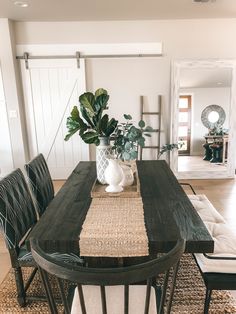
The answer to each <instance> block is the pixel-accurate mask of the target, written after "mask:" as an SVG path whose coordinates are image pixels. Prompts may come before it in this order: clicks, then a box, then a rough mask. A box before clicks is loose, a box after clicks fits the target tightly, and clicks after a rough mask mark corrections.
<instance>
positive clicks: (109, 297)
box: [31, 239, 185, 314]
mask: <svg viewBox="0 0 236 314" xmlns="http://www.w3.org/2000/svg"><path fill="white" fill-rule="evenodd" d="M184 249H185V240H179V241H178V242H177V243H176V245H175V247H174V248H173V249H172V250H170V251H169V252H168V253H166V254H164V255H162V256H161V257H157V258H155V259H152V260H149V261H148V262H144V263H142V264H137V265H132V266H123V267H114V268H91V267H81V266H73V267H68V265H66V264H65V263H63V262H59V261H58V260H56V259H54V258H52V257H51V256H50V255H48V254H47V253H45V252H44V251H43V250H42V248H41V247H40V246H39V243H38V242H37V241H36V240H34V239H31V252H32V255H33V258H34V260H35V261H36V263H37V265H38V268H39V271H40V274H41V277H42V280H43V282H44V287H45V291H46V294H47V297H48V300H49V308H50V310H51V313H54V314H56V313H58V310H57V305H56V302H55V300H54V296H53V294H52V288H51V285H50V281H49V279H48V274H51V275H54V276H56V278H57V279H58V287H59V291H60V293H61V297H62V301H63V305H64V310H65V313H66V314H67V313H82V314H85V313H87V314H91V313H103V314H105V313H125V314H128V313H131V314H132V313H136V314H138V313H145V314H147V313H163V306H164V304H165V300H166V290H167V287H168V282H169V271H170V268H171V267H173V268H174V270H173V277H172V283H171V287H170V294H169V300H168V302H167V305H166V313H170V310H171V303H172V298H173V293H174V287H175V280H176V275H177V269H178V264H179V260H180V258H181V255H182V253H183V252H184ZM159 274H165V276H164V281H163V287H162V288H163V289H162V294H161V296H160V287H159V286H158V284H157V279H156V278H157V276H158V275H159ZM63 280H67V281H69V282H71V283H74V284H75V292H74V298H73V302H72V307H71V306H70V304H69V303H68V302H67V297H68V295H67V294H66V293H65V290H64V286H63ZM140 282H143V284H135V283H140ZM145 283H146V284H145ZM158 292H159V293H158ZM136 293H137V294H136ZM142 301H143V302H142ZM141 302H142V304H141ZM119 306H121V307H119ZM111 308H112V309H111ZM117 308H118V309H117ZM129 310H130V311H129Z"/></svg>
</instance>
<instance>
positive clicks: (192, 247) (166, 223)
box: [137, 161, 214, 253]
mask: <svg viewBox="0 0 236 314" xmlns="http://www.w3.org/2000/svg"><path fill="white" fill-rule="evenodd" d="M137 166H138V171H139V178H140V184H141V194H142V198H143V204H144V212H145V222H146V227H147V232H148V237H149V248H150V251H151V252H152V251H153V252H156V251H166V250H167V249H169V248H170V247H172V246H173V243H174V242H175V241H176V239H177V238H178V237H179V236H182V237H184V238H185V239H186V252H191V253H194V252H195V253H197V252H199V253H203V252H213V249H214V241H213V239H212V237H211V236H210V234H209V232H208V231H207V229H206V227H205V225H204V223H203V222H202V220H201V218H200V217H199V215H198V213H197V212H196V210H195V208H194V207H193V205H192V203H191V202H190V201H189V199H188V197H187V195H186V194H185V192H184V191H183V189H182V187H181V186H180V184H179V182H178V181H177V179H176V177H175V176H174V174H173V172H172V171H171V170H170V168H169V166H168V165H167V163H166V162H165V161H139V162H138V164H137Z"/></svg>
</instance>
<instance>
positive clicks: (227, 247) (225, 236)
mask: <svg viewBox="0 0 236 314" xmlns="http://www.w3.org/2000/svg"><path fill="white" fill-rule="evenodd" d="M188 197H189V199H190V201H191V202H192V204H193V206H194V207H195V209H196V210H197V212H198V214H199V216H200V217H201V219H202V220H203V222H204V223H205V225H206V227H207V229H208V231H209V233H210V234H211V236H212V238H213V240H214V253H212V254H194V257H195V260H196V262H197V265H198V267H199V269H200V271H201V274H202V277H203V279H204V282H205V285H206V299H205V306H204V313H205V314H206V313H208V308H209V304H210V298H211V292H212V290H236V233H234V232H233V230H232V229H230V227H229V226H228V225H227V222H226V221H225V220H224V218H223V217H222V216H221V215H220V214H219V213H218V211H217V210H216V209H215V208H214V206H213V205H212V204H211V202H210V201H209V200H208V198H207V197H206V196H205V195H188Z"/></svg>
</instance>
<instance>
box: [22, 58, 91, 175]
mask: <svg viewBox="0 0 236 314" xmlns="http://www.w3.org/2000/svg"><path fill="white" fill-rule="evenodd" d="M21 73H22V81H23V89H24V98H25V110H26V120H27V134H28V142H29V152H30V158H31V159H32V158H33V157H34V156H36V155H37V154H38V153H42V154H43V155H44V157H45V159H46V160H47V163H48V166H49V170H50V172H51V175H52V178H53V179H65V178H67V177H68V175H69V174H70V173H71V171H72V170H73V169H74V167H75V166H76V164H77V163H78V162H79V161H80V160H89V146H88V145H87V144H85V143H83V142H82V140H81V139H80V137H79V135H78V134H75V135H74V136H73V137H72V138H71V139H70V140H69V141H68V142H65V141H64V137H65V135H66V133H67V129H66V118H67V117H68V116H69V114H70V112H71V110H72V108H73V106H74V105H78V98H79V95H80V94H81V93H83V92H85V69H84V62H83V60H81V62H80V68H79V69H78V68H77V65H76V61H75V60H73V59H68V60H66V59H63V60H60V59H48V60H47V59H43V60H29V69H26V68H25V63H24V61H22V62H21Z"/></svg>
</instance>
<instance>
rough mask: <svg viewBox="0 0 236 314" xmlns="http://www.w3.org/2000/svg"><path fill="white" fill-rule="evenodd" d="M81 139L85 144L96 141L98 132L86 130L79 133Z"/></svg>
mask: <svg viewBox="0 0 236 314" xmlns="http://www.w3.org/2000/svg"><path fill="white" fill-rule="evenodd" d="M81 137H82V139H83V141H84V142H85V143H87V144H93V143H96V142H97V140H98V134H97V132H93V131H88V132H86V133H84V134H82V135H81Z"/></svg>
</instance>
